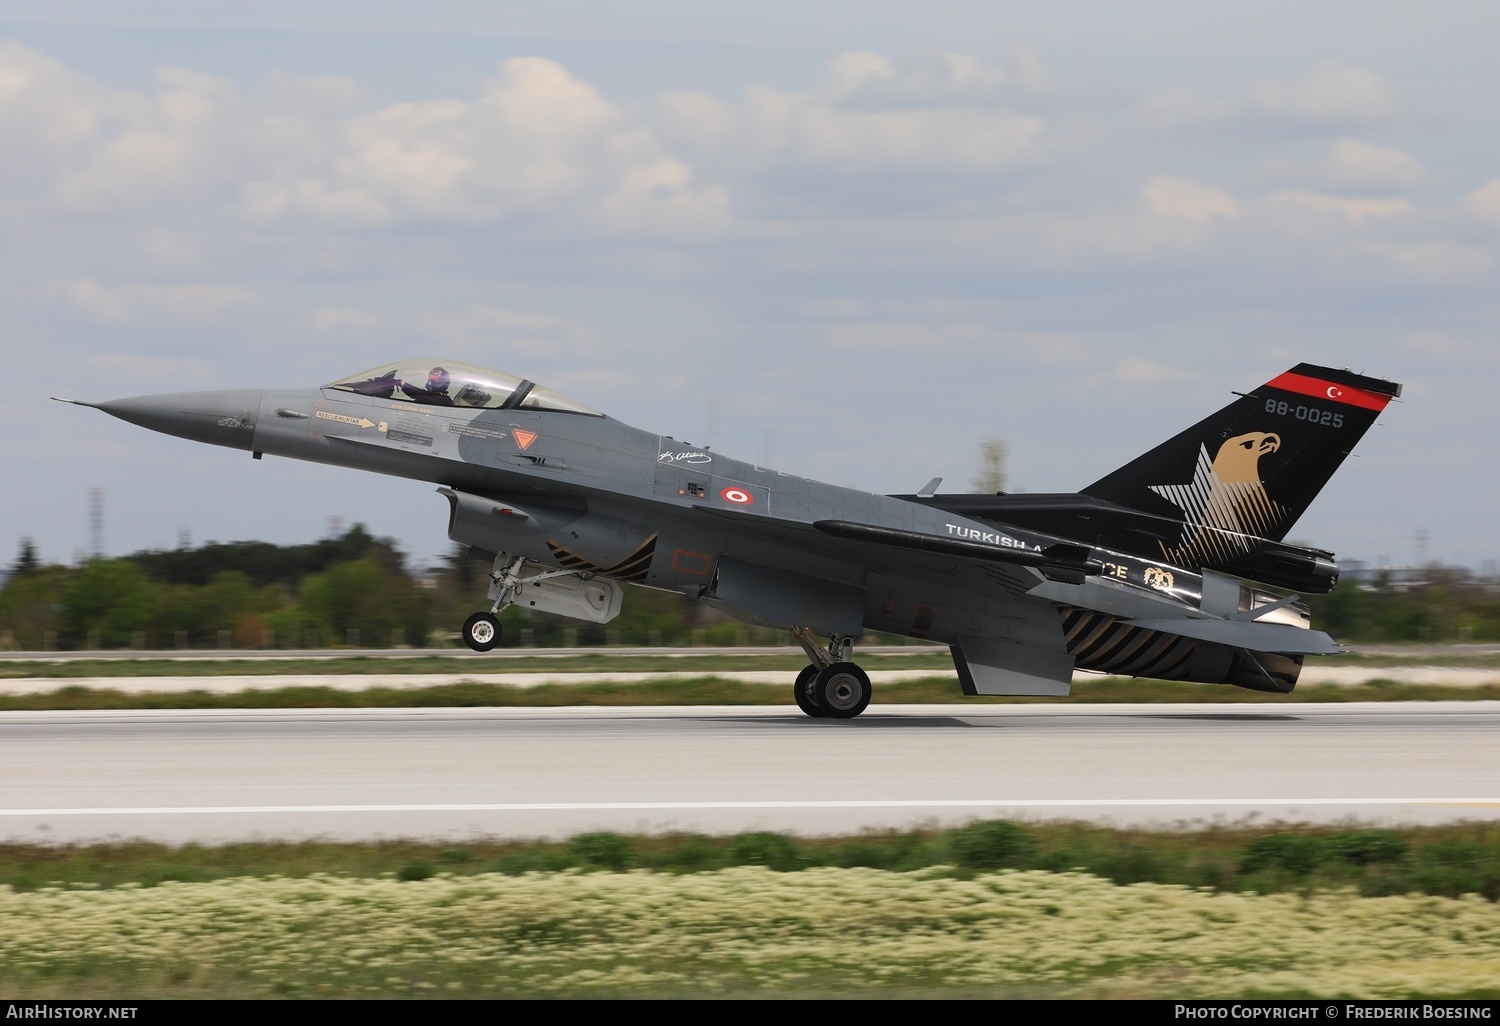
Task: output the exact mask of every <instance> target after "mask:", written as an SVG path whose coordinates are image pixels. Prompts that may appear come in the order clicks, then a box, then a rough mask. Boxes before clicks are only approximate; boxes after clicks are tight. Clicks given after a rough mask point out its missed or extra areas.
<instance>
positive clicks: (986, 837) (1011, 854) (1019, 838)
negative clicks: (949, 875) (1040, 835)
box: [948, 819, 1036, 869]
mask: <svg viewBox="0 0 1500 1026" xmlns="http://www.w3.org/2000/svg"><path fill="white" fill-rule="evenodd" d="M948 847H949V851H950V852H952V854H953V861H954V862H955V863H957V864H958V865H960V866H962V867H963V868H965V869H1016V868H1019V867H1021V866H1022V865H1023V864H1025V862H1026V860H1027V859H1029V858H1030V857H1031V856H1032V854H1033V853H1034V852H1035V851H1036V838H1034V837H1032V835H1031V831H1029V830H1027V829H1026V828H1025V827H1023V826H1021V825H1020V824H1019V823H1012V822H1011V821H1010V820H1007V819H991V820H986V821H984V822H982V823H970V824H969V825H968V826H966V827H962V828H960V829H958V830H955V831H953V833H952V834H950V835H949V836H948Z"/></svg>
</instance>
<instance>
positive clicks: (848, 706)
mask: <svg viewBox="0 0 1500 1026" xmlns="http://www.w3.org/2000/svg"><path fill="white" fill-rule="evenodd" d="M809 690H810V691H811V692H812V698H813V701H814V702H816V703H817V706H818V709H819V710H821V711H822V713H823V715H824V716H828V717H831V718H832V719H835V720H852V719H854V717H856V716H858V715H859V714H860V713H862V712H864V711H865V706H867V705H869V704H870V695H871V688H870V677H869V675H868V674H866V673H865V671H864V670H861V669H860V668H859V667H858V666H855V665H854V664H853V663H834V664H833V665H832V666H829V667H827V668H825V669H823V670H820V671H818V675H817V676H816V677H814V678H813V682H812V686H811V688H809Z"/></svg>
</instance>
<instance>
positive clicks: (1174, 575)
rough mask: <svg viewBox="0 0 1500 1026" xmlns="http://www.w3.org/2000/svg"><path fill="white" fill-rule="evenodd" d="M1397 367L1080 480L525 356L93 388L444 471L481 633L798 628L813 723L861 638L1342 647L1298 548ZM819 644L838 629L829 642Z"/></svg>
mask: <svg viewBox="0 0 1500 1026" xmlns="http://www.w3.org/2000/svg"><path fill="white" fill-rule="evenodd" d="M1400 394H1401V386H1400V385H1398V384H1395V383H1394V382H1390V381H1385V380H1381V379H1379V378H1372V377H1366V376H1364V375H1361V374H1355V373H1352V372H1350V371H1347V370H1333V369H1331V368H1328V367H1314V366H1312V365H1310V364H1299V365H1298V366H1296V367H1294V368H1292V369H1291V370H1290V371H1287V372H1286V373H1285V374H1282V375H1280V376H1278V377H1275V378H1273V379H1272V380H1271V381H1269V382H1267V383H1266V384H1264V385H1262V386H1261V387H1260V388H1258V389H1256V390H1254V391H1253V392H1249V393H1245V394H1238V395H1239V397H1238V398H1237V399H1235V400H1234V402H1232V403H1230V404H1229V405H1228V406H1226V407H1225V408H1224V409H1222V410H1220V411H1219V412H1217V413H1215V414H1212V415H1211V416H1209V417H1207V418H1205V419H1203V420H1201V421H1199V422H1198V423H1197V424H1195V425H1193V426H1192V427H1190V428H1188V429H1187V430H1186V431H1183V432H1182V433H1181V434H1179V435H1177V436H1176V437H1175V438H1172V439H1171V440H1169V441H1167V442H1164V443H1163V444H1161V445H1159V446H1157V447H1156V448H1155V449H1152V450H1151V451H1150V452H1148V453H1146V454H1145V455H1144V456H1141V457H1139V458H1138V459H1135V460H1133V461H1131V462H1130V463H1127V464H1126V465H1125V466H1123V467H1121V468H1120V469H1119V470H1116V471H1115V472H1114V473H1112V474H1109V475H1107V476H1106V477H1104V478H1102V479H1101V480H1099V481H1096V482H1094V483H1093V484H1091V485H1089V486H1088V487H1087V488H1085V489H1083V491H1081V492H1079V493H1077V494H1018V495H1008V494H1005V493H1003V492H1002V493H998V494H994V495H987V494H986V495H958V494H938V493H937V488H938V485H939V483H940V479H934V480H933V481H932V482H931V483H930V484H928V485H927V486H926V487H925V488H923V489H922V490H921V491H920V492H918V493H917V494H915V495H874V494H870V493H868V492H862V491H858V490H856V489H852V488H838V487H834V486H833V485H827V484H822V483H820V482H817V481H812V480H808V479H806V478H800V477H794V476H792V475H790V474H782V473H778V472H777V471H774V470H770V469H768V468H765V467H759V466H755V465H753V464H750V463H744V462H741V461H740V460H736V459H731V458H728V457H726V456H723V455H720V454H719V453H717V452H710V451H709V450H708V449H706V448H701V447H695V446H692V445H688V444H686V443H684V442H679V441H677V440H676V439H673V438H670V437H667V436H663V435H657V434H654V433H652V432H649V431H643V430H641V429H639V428H634V427H631V426H629V425H627V424H623V423H621V422H620V421H617V420H614V419H613V418H611V417H609V416H607V415H606V414H604V413H601V412H600V411H598V410H595V409H592V408H590V407H588V406H586V405H584V404H583V403H580V402H577V401H575V400H573V399H570V398H568V397H566V396H563V395H560V394H558V393H557V392H553V391H551V390H550V389H547V388H543V387H542V386H541V385H538V384H535V383H534V382H531V381H528V380H526V379H525V378H519V377H516V376H514V375H511V374H503V373H500V372H498V371H492V370H485V369H484V368H481V367H474V366H470V365H468V364H464V363H460V362H458V361H453V360H413V361H401V362H397V363H390V364H382V365H381V366H379V367H376V368H373V369H371V370H368V371H364V372H362V373H359V374H354V375H351V376H349V377H346V378H340V379H339V380H337V381H335V382H333V383H332V384H328V385H324V386H323V387H322V388H310V389H309V388H304V389H294V390H288V391H273V390H265V391H262V390H259V389H242V390H231V391H216V392H183V393H177V394H171V395H150V396H141V397H138V398H133V399H115V400H111V401H109V402H102V403H86V402H78V401H77V400H62V401H64V402H77V403H78V405H81V406H92V407H95V408H97V409H100V410H103V411H104V412H105V413H108V414H110V415H111V416H114V417H118V418H120V419H121V420H125V421H129V422H130V423H132V424H138V425H140V426H141V427H146V428H151V429H152V430H154V431H162V432H165V433H167V434H171V435H178V436H180V437H183V438H188V439H192V440H194V441H199V442H210V443H213V444H215V445H224V446H228V447H230V448H234V449H243V450H247V451H249V452H251V453H252V454H253V455H254V457H255V458H256V459H260V458H261V456H262V455H263V454H265V453H270V454H272V455H274V456H285V457H290V458H293V459H303V460H314V461H317V462H320V463H331V464H335V465H337V466H344V467H355V468H359V469H363V470H373V471H377V472H379V473H382V474H392V475H395V476H398V477H408V478H414V479H416V480H419V481H429V482H432V483H435V484H437V485H438V486H439V487H438V492H439V493H441V494H442V495H443V496H444V498H445V499H447V502H448V537H449V538H451V539H452V540H453V541H455V542H457V543H459V544H460V545H463V546H466V547H467V550H468V554H469V555H470V556H471V557H474V558H476V559H483V560H486V561H489V562H491V563H492V565H493V568H494V569H493V571H492V572H491V574H490V589H489V598H490V599H491V600H492V602H491V603H490V606H489V608H488V609H486V610H482V611H480V612H476V613H475V614H474V615H473V616H471V617H469V619H468V622H467V623H465V624H464V628H463V637H464V640H465V642H467V644H468V645H469V647H470V648H473V649H476V650H479V651H486V650H489V649H492V648H494V647H495V645H497V644H498V643H499V641H500V624H499V621H498V620H497V618H496V617H497V614H498V613H500V612H501V611H502V610H503V609H505V608H506V607H508V606H511V605H521V606H524V607H526V608H531V609H538V610H542V611H545V612H549V613H557V614H561V615H563V616H571V617H576V618H578V619H583V620H590V621H593V622H596V623H607V622H608V621H609V620H611V619H612V618H614V617H615V616H617V615H618V614H619V612H620V608H621V602H622V600H623V589H622V588H621V586H620V582H628V583H631V584H636V585H640V586H643V587H647V588H659V589H663V590H667V591H675V592H679V593H681V594H683V595H686V596H688V597H689V598H691V599H695V600H698V601H701V602H706V603H708V604H709V605H711V606H713V607H714V608H716V609H720V610H723V611H724V612H726V613H728V614H730V615H731V616H734V617H737V618H739V619H740V620H743V621H745V622H747V623H752V624H759V625H763V626H770V627H775V628H778V629H784V630H786V631H789V632H790V633H791V635H792V637H794V638H795V639H796V640H797V642H798V643H799V644H800V645H801V646H802V648H803V649H804V651H806V653H807V656H808V658H809V659H810V660H811V662H810V663H809V664H808V666H807V667H806V668H805V669H804V670H803V671H802V672H801V673H800V674H798V675H797V678H796V682H795V686H794V689H793V690H794V693H795V695H796V699H797V704H798V705H799V706H800V707H801V708H802V710H803V711H804V712H805V713H807V714H808V715H809V716H816V717H836V718H842V719H847V718H850V717H854V716H858V715H859V714H860V713H861V712H863V711H864V709H865V707H866V706H867V705H868V704H869V702H870V679H869V677H868V676H867V675H866V674H865V672H864V671H863V670H861V669H860V668H859V666H858V665H857V664H856V663H855V662H854V655H853V649H854V641H855V639H856V638H857V637H858V636H859V635H860V634H861V632H863V631H865V630H872V631H882V632H885V633H887V634H897V635H904V636H906V637H910V638H924V639H928V640H931V641H936V642H941V643H943V644H946V645H948V647H949V648H950V650H951V651H952V653H953V663H954V666H955V667H956V668H957V670H958V677H959V681H960V683H961V684H962V687H963V691H964V693H965V694H967V695H1057V696H1061V695H1066V694H1068V691H1069V686H1070V683H1071V680H1072V675H1073V671H1074V670H1075V669H1084V670H1095V671H1099V672H1103V673H1111V674H1123V675H1130V676H1137V677H1156V678H1161V679H1165V680H1183V681H1199V682H1202V683H1206V684H1232V685H1235V686H1237V687H1242V688H1250V689H1252V690H1255V691H1268V692H1276V693H1283V694H1284V693H1287V692H1290V691H1291V690H1292V688H1293V687H1294V686H1295V684H1296V682H1297V675H1298V673H1299V672H1300V671H1301V668H1302V660H1303V657H1304V656H1306V655H1309V654H1320V653H1334V652H1338V651H1340V649H1339V647H1338V646H1337V645H1336V644H1335V643H1334V642H1333V640H1332V639H1331V638H1330V637H1329V636H1328V635H1327V634H1324V633H1321V632H1319V631H1314V630H1312V629H1311V628H1310V625H1309V622H1308V610H1307V606H1306V605H1304V604H1303V603H1301V602H1300V601H1298V599H1299V595H1298V594H1290V595H1281V594H1277V593H1275V592H1273V591H1271V590H1268V589H1284V590H1289V591H1293V592H1298V593H1312V594H1321V593H1325V592H1328V591H1330V590H1332V588H1333V587H1334V585H1335V584H1337V582H1338V573H1339V571H1338V565H1337V564H1336V563H1335V562H1334V558H1333V554H1332V553H1330V552H1324V551H1322V550H1320V549H1310V548H1303V547H1300V546H1295V545H1290V544H1287V543H1286V542H1285V541H1284V539H1285V537H1286V534H1287V531H1288V530H1289V529H1290V528H1291V526H1292V525H1293V524H1294V523H1296V521H1297V518H1298V517H1299V516H1301V514H1302V512H1303V510H1305V509H1306V508H1307V507H1308V504H1309V503H1311V502H1312V500H1313V497H1314V496H1315V495H1317V493H1318V490H1319V489H1321V488H1322V487H1323V485H1324V484H1325V483H1327V481H1328V479H1329V478H1330V477H1331V476H1332V475H1333V472H1334V471H1335V470H1336V469H1338V466H1339V464H1340V463H1342V462H1343V460H1344V457H1345V456H1347V455H1348V453H1349V451H1350V450H1351V449H1352V448H1353V447H1354V445H1355V443H1356V442H1357V441H1358V440H1359V439H1360V437H1361V436H1363V435H1364V433H1365V431H1366V430H1368V428H1369V427H1370V425H1371V424H1372V423H1374V421H1375V418H1376V416H1377V415H1378V414H1379V413H1380V411H1381V410H1383V409H1384V408H1385V406H1386V404H1387V403H1388V402H1389V401H1390V400H1391V399H1392V398H1394V397H1396V396H1399V395H1400ZM824 639H826V640H824Z"/></svg>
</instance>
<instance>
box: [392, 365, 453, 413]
mask: <svg viewBox="0 0 1500 1026" xmlns="http://www.w3.org/2000/svg"><path fill="white" fill-rule="evenodd" d="M451 382H452V379H451V378H450V377H449V376H448V372H447V371H446V370H444V369H443V368H442V367H434V368H432V370H431V371H429V372H428V374H427V384H426V385H413V384H411V383H410V382H406V381H403V382H401V383H400V387H401V391H403V392H405V393H406V396H407V398H408V399H410V400H411V401H412V402H415V403H423V404H425V405H427V406H452V405H453V397H452V396H450V395H449V394H448V386H449V384H451Z"/></svg>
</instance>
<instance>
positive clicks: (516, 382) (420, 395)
mask: <svg viewBox="0 0 1500 1026" xmlns="http://www.w3.org/2000/svg"><path fill="white" fill-rule="evenodd" d="M327 387H329V388H337V389H340V390H341V391H344V392H354V393H356V394H357V395H368V396H374V397H375V398H378V399H396V400H400V401H403V402H410V403H417V404H419V405H423V406H450V407H456V408H459V409H470V410H515V409H521V410H547V411H551V412H555V413H581V414H583V415H585V416H589V417H602V416H604V414H602V413H600V412H599V411H598V410H596V409H594V408H593V407H590V406H585V405H584V404H583V403H580V402H577V401H576V400H573V399H569V398H568V397H567V396H564V395H559V394H558V393H556V392H554V391H552V390H551V389H550V388H543V387H542V386H541V385H538V384H536V383H535V382H533V381H528V380H526V379H525V378H519V377H516V376H515V375H514V374H503V373H501V372H500V371H493V370H487V369H485V368H484V367H475V366H474V365H473V364H468V363H459V362H458V361H457V360H404V361H402V362H400V363H395V364H389V363H387V364H382V365H380V366H379V367H375V368H372V369H370V370H367V371H364V372H362V373H360V374H355V375H353V376H352V377H348V378H344V379H341V380H339V381H335V382H333V383H332V384H330V385H328V386H327Z"/></svg>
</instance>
